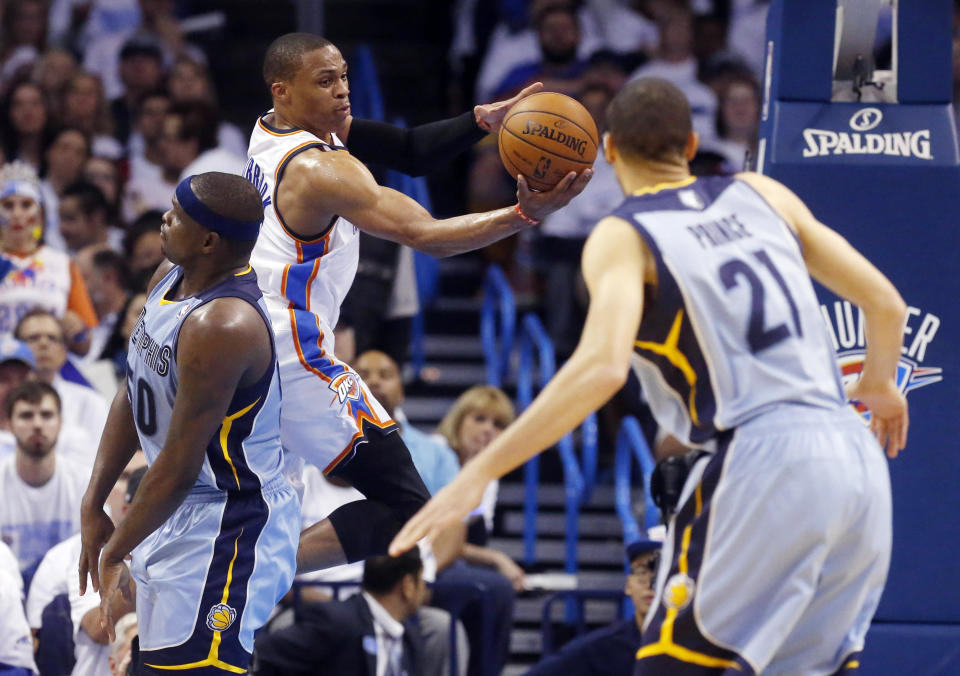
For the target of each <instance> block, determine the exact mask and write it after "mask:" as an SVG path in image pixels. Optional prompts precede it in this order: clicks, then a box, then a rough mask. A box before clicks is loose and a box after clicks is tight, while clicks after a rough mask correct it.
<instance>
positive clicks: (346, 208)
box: [246, 33, 592, 571]
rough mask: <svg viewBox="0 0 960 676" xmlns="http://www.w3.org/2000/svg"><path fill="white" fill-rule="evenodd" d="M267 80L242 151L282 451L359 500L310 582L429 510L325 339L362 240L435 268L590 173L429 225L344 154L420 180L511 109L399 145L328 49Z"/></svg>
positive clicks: (334, 527)
mask: <svg viewBox="0 0 960 676" xmlns="http://www.w3.org/2000/svg"><path fill="white" fill-rule="evenodd" d="M263 72H264V79H265V81H266V83H267V85H268V86H269V87H270V92H271V95H272V97H273V105H274V109H273V110H271V111H270V112H268V113H267V114H265V115H264V116H262V117H261V118H260V119H259V120H258V121H257V124H256V127H255V128H254V130H253V134H252V135H251V138H250V148H249V153H248V155H249V161H248V163H247V169H246V176H247V178H248V179H250V181H252V182H253V183H254V185H256V186H257V187H258V188H259V190H260V194H261V196H262V199H263V204H264V226H263V230H262V232H261V233H260V238H259V240H258V241H257V245H256V247H255V249H254V252H253V255H252V256H251V259H250V262H251V263H252V264H253V267H254V268H255V269H256V271H257V276H258V278H259V281H260V286H261V288H262V289H263V292H264V298H265V300H266V302H267V307H268V309H269V311H270V317H271V320H272V322H273V328H274V332H275V333H276V337H277V350H278V355H279V360H280V380H281V383H282V387H283V398H284V404H283V424H282V428H281V433H282V437H283V446H284V449H285V450H286V451H287V452H290V453H298V454H301V455H302V457H303V458H304V459H305V460H306V461H308V462H311V463H313V464H314V465H316V466H317V467H318V468H320V469H321V470H323V471H324V472H325V473H327V474H331V475H335V476H338V477H340V478H342V479H345V480H347V481H348V482H350V483H351V484H352V485H353V486H354V487H355V488H357V490H359V491H360V492H361V493H363V494H364V495H365V496H366V498H367V499H366V500H360V501H357V502H351V503H349V504H347V505H344V506H343V507H341V508H339V509H338V510H336V511H335V512H333V514H332V515H331V516H330V518H329V519H326V520H324V521H321V522H320V523H318V524H315V525H314V526H311V527H310V529H308V530H307V531H305V533H304V535H303V538H302V542H301V547H300V553H299V557H298V563H299V568H300V570H301V571H306V570H314V569H318V568H324V567H328V566H334V565H339V564H342V563H347V562H352V561H358V560H361V559H365V558H366V557H368V556H370V555H374V554H382V553H385V552H386V550H387V545H388V544H389V542H390V539H391V538H392V537H393V535H395V534H396V532H397V531H398V530H399V529H400V526H402V525H403V523H404V522H405V521H406V519H407V518H409V517H410V516H412V515H413V514H414V513H415V512H416V511H417V509H419V508H420V507H421V506H422V505H423V503H424V502H426V499H427V498H428V497H429V493H428V492H427V490H426V488H425V487H424V485H423V482H422V481H421V479H420V477H419V475H418V474H417V471H416V469H415V468H414V466H413V463H412V462H411V460H410V454H409V452H408V451H407V449H406V448H405V447H404V445H403V442H402V441H401V439H400V435H399V434H398V433H396V425H395V423H394V421H393V420H391V418H390V416H389V414H388V413H387V412H386V411H385V410H384V408H383V407H382V406H381V405H380V403H379V402H377V401H376V399H375V398H374V397H373V396H372V395H371V394H370V391H369V390H368V389H367V387H366V385H364V383H363V382H362V381H361V379H360V378H359V376H357V374H356V372H354V371H353V370H352V369H350V368H349V367H348V366H347V365H346V364H345V363H343V362H341V361H339V360H338V359H337V358H336V357H335V356H334V344H333V329H334V327H335V326H336V324H337V318H338V315H339V312H340V303H341V301H342V300H343V298H344V296H346V294H347V291H348V290H349V289H350V285H351V283H352V281H353V277H354V274H355V272H356V269H357V252H358V232H357V231H358V229H360V230H363V231H364V232H367V233H369V234H372V235H376V236H379V237H384V238H386V239H390V240H393V241H395V242H399V243H401V244H405V245H408V246H411V247H414V248H416V249H420V250H421V251H425V252H427V253H430V254H433V255H435V256H448V255H452V254H456V253H460V252H463V251H469V250H471V249H476V248H478V247H482V246H485V245H487V244H489V243H491V242H493V241H496V240H498V239H500V238H502V237H506V236H507V235H511V234H513V233H515V232H518V231H519V230H521V229H523V228H525V227H529V226H530V225H533V224H536V223H537V222H538V219H540V218H542V217H543V216H544V215H546V214H547V213H549V212H552V211H554V210H556V209H558V208H560V207H561V206H563V205H564V204H566V203H567V202H569V201H570V200H571V199H572V198H573V197H574V196H575V195H577V194H578V193H580V192H581V191H582V190H583V188H584V187H585V186H586V184H587V181H588V180H589V179H590V176H591V174H592V171H591V170H589V169H587V170H585V171H583V172H581V173H580V175H579V176H578V175H576V174H574V173H572V172H571V173H570V174H569V175H568V176H566V177H565V178H564V179H563V180H562V181H561V182H560V184H559V185H557V187H556V188H554V189H553V190H551V191H549V192H543V193H535V192H532V191H530V190H529V189H528V188H527V184H526V182H525V180H523V179H519V184H518V191H517V194H518V200H519V201H518V204H517V206H516V207H510V208H504V209H499V210H497V211H491V212H487V213H482V214H470V215H466V216H459V217H456V218H450V219H447V220H441V221H438V220H434V219H433V218H431V216H430V214H429V213H427V211H426V210H425V209H423V207H421V206H420V205H419V204H417V203H416V202H415V201H413V200H412V199H410V198H408V197H406V196H405V195H403V194H401V193H399V192H396V191H394V190H390V189H388V188H384V187H381V186H379V185H377V183H376V182H375V181H374V179H373V176H372V175H371V174H370V172H369V171H368V170H367V168H366V167H365V166H364V164H363V163H362V162H361V161H359V160H358V159H357V157H355V156H354V155H353V153H352V151H351V152H347V151H346V148H345V147H344V145H343V144H344V143H345V142H347V139H348V138H349V144H350V148H352V149H359V151H360V152H361V154H362V156H363V158H364V159H365V160H368V161H375V162H377V163H379V164H382V165H386V166H393V167H396V168H400V169H402V170H406V171H414V172H415V171H417V170H418V168H421V169H422V167H423V166H424V165H425V164H426V166H429V165H430V164H431V163H432V162H434V161H438V160H441V159H447V158H448V157H449V155H450V154H451V153H452V152H454V151H457V150H460V149H465V148H466V147H469V145H470V144H471V143H473V142H475V141H476V140H477V139H478V138H479V136H480V135H482V133H483V132H481V131H480V130H479V129H478V126H480V127H483V128H484V129H494V128H496V127H497V126H498V125H499V123H500V120H501V119H502V118H503V116H504V115H505V113H506V111H507V109H508V108H509V107H510V105H512V103H513V102H514V101H515V100H516V99H511V100H510V101H506V102H500V103H497V104H491V105H489V106H478V108H477V109H475V111H474V113H467V114H465V115H463V116H460V117H459V118H453V119H451V120H447V121H443V122H438V123H433V124H431V125H424V126H423V127H417V128H415V129H413V130H410V131H407V130H400V129H397V128H395V127H391V126H389V125H385V124H380V123H373V122H369V121H364V120H355V119H353V117H352V116H351V115H350V101H349V87H348V84H347V64H346V62H345V61H344V59H343V56H341V54H340V52H339V50H338V49H337V48H336V47H335V46H334V45H332V44H331V43H330V42H328V41H327V40H325V39H323V38H320V37H317V36H314V35H310V34H306V33H291V34H288V35H284V36H281V37H280V38H277V39H276V40H275V41H274V42H273V43H272V44H271V45H270V47H269V48H268V50H267V54H266V57H265V60H264V67H263ZM538 88H539V86H535V87H531V88H528V89H527V90H526V91H525V92H523V94H528V93H532V92H533V91H536V90H537V89H538Z"/></svg>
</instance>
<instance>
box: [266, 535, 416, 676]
mask: <svg viewBox="0 0 960 676" xmlns="http://www.w3.org/2000/svg"><path fill="white" fill-rule="evenodd" d="M362 588H363V593H362V594H358V595H356V596H353V597H351V598H349V599H347V600H346V601H330V602H328V603H316V604H310V605H308V606H306V607H305V608H304V610H303V616H302V618H300V619H299V620H298V621H297V622H296V623H295V624H293V625H291V626H289V627H285V628H283V629H279V630H277V631H274V632H272V633H261V634H260V636H259V637H258V639H257V642H256V645H255V647H254V667H253V673H254V674H259V675H261V676H270V675H272V674H286V675H292V674H316V673H329V674H356V675H357V676H378V675H384V674H387V675H389V676H400V674H404V673H410V674H416V673H420V672H419V666H418V665H419V659H420V651H421V649H422V645H421V640H420V637H419V635H418V633H417V631H416V625H415V624H413V623H411V622H409V620H410V618H411V617H412V616H413V615H414V613H416V611H417V609H418V608H419V607H420V605H421V604H422V603H423V599H424V595H425V593H426V586H425V585H424V582H423V562H422V561H421V560H420V553H419V550H417V549H416V548H414V549H412V550H410V551H409V552H406V553H404V554H401V555H400V556H398V557H390V556H375V557H371V558H369V559H367V561H366V564H365V566H364V571H363V585H362Z"/></svg>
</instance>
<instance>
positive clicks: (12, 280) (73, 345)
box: [0, 163, 97, 354]
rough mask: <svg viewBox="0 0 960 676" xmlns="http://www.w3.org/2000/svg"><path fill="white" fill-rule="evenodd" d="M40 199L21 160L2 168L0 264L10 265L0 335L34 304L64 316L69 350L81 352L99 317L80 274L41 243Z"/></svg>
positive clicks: (2, 285) (0, 301)
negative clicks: (88, 330)
mask: <svg viewBox="0 0 960 676" xmlns="http://www.w3.org/2000/svg"><path fill="white" fill-rule="evenodd" d="M42 233H43V200H42V198H41V196H40V186H39V184H38V183H37V179H36V174H34V173H33V171H32V170H31V169H30V168H29V167H27V166H26V165H24V164H21V163H13V164H8V165H5V166H4V167H3V169H2V170H0V253H2V256H0V265H3V266H4V267H7V268H9V271H8V273H7V274H6V275H4V276H3V277H2V279H0V336H2V335H4V334H9V333H10V332H12V331H13V329H14V327H15V325H16V322H17V321H19V319H20V318H21V317H22V316H23V315H24V314H25V313H26V312H27V310H29V309H30V308H33V307H42V308H45V309H47V310H49V311H50V312H52V313H53V314H54V315H56V316H57V317H62V318H63V320H64V324H65V326H66V327H67V329H68V333H67V335H68V336H69V343H68V346H69V348H70V349H71V350H72V351H73V352H76V353H77V354H83V353H84V352H86V350H87V348H88V347H89V343H88V342H87V335H86V330H87V329H88V328H92V327H94V326H96V324H97V315H96V313H95V312H94V311H93V305H92V304H91V303H90V296H89V295H88V294H87V288H86V286H85V285H84V283H83V278H82V277H81V276H80V272H79V271H78V270H77V268H76V266H75V265H74V264H73V262H72V261H71V260H70V259H69V258H68V257H67V255H66V254H65V253H63V252H60V251H57V250H55V249H53V248H51V247H49V246H46V245H45V244H43V243H42V242H41V237H42Z"/></svg>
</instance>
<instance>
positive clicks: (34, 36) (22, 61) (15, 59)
mask: <svg viewBox="0 0 960 676" xmlns="http://www.w3.org/2000/svg"><path fill="white" fill-rule="evenodd" d="M0 9H2V10H3V13H2V16H0V83H2V84H3V85H5V84H6V83H8V82H10V81H12V80H14V79H16V78H17V77H19V76H21V75H22V74H24V73H26V72H29V69H30V68H31V67H32V65H33V62H34V61H36V59H37V57H38V56H39V55H40V54H41V52H43V50H44V49H46V44H47V4H46V2H45V1H44V0H7V2H6V3H5V4H3V5H0ZM3 89H5V86H0V91H2V90H3Z"/></svg>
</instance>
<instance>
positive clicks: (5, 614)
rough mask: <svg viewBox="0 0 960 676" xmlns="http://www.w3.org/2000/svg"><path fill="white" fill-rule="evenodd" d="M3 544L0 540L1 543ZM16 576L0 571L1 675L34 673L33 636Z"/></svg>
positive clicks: (17, 675)
mask: <svg viewBox="0 0 960 676" xmlns="http://www.w3.org/2000/svg"><path fill="white" fill-rule="evenodd" d="M0 546H2V543H0ZM18 583H20V584H22V580H21V579H20V576H19V575H16V574H14V575H11V574H10V573H8V572H7V571H6V570H0V673H2V674H4V676H33V675H34V674H36V673H37V665H36V663H35V662H34V660H33V638H32V637H31V635H30V625H28V624H27V618H26V615H25V614H24V612H23V599H22V598H21V593H22V592H21V589H20V588H19V587H18Z"/></svg>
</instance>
